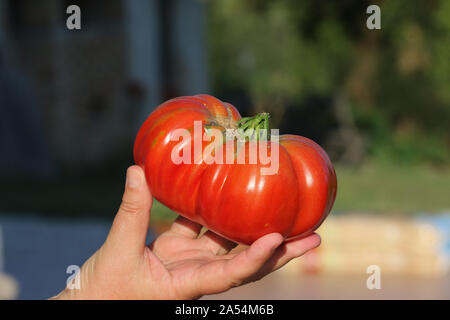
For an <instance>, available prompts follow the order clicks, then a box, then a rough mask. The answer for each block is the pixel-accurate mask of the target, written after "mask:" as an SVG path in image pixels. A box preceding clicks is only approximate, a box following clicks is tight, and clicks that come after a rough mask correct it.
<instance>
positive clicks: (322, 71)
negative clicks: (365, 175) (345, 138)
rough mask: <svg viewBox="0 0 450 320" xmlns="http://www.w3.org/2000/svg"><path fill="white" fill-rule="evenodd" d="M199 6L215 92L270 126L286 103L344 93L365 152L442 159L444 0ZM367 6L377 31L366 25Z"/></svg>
mask: <svg viewBox="0 0 450 320" xmlns="http://www.w3.org/2000/svg"><path fill="white" fill-rule="evenodd" d="M207 3H208V28H207V29H208V31H209V52H210V66H211V69H212V71H211V76H212V81H213V89H214V92H215V94H216V95H218V96H220V97H221V98H224V99H225V98H226V97H232V96H234V95H247V96H248V100H249V101H250V104H251V105H252V106H253V110H252V111H253V112H258V111H260V110H261V109H264V110H265V111H269V112H271V113H272V114H273V115H274V116H273V118H274V121H275V124H279V123H280V122H282V121H281V120H280V119H282V118H283V116H284V110H283V109H285V108H286V106H288V105H289V106H294V108H296V109H298V110H299V114H300V115H302V114H303V115H305V114H307V113H308V112H309V110H310V109H307V108H306V107H305V103H304V101H305V100H307V99H308V98H309V97H311V96H319V97H329V98H330V101H331V102H330V104H333V101H335V98H336V97H339V96H344V97H345V98H346V100H345V101H346V104H347V105H348V108H349V110H350V113H351V118H352V119H351V122H353V123H354V126H355V128H356V130H357V132H358V133H359V134H360V135H361V136H362V137H364V142H365V143H364V144H365V153H366V154H368V155H369V156H372V157H381V158H383V159H385V158H392V159H393V160H396V161H397V160H398V161H401V162H412V163H416V162H434V163H448V161H449V159H450V152H449V149H450V130H449V127H450V1H447V0H433V1H422V0H414V1H412V0H395V1H352V0H341V1H315V0H304V1H296V0H279V1H269V0H247V1H241V0H227V1H220V0H211V1H208V2H207ZM370 4H377V5H379V6H380V8H381V28H382V29H381V30H368V29H367V28H366V19H367V17H368V16H369V15H368V14H366V8H367V7H368V6H369V5H370ZM231 102H233V101H231ZM239 107H240V106H238V108H239ZM327 110H328V111H324V112H333V111H332V110H333V109H332V108H330V109H327ZM303 118H304V117H303ZM305 121H306V120H305ZM305 121H304V122H303V123H302V119H301V117H299V120H298V126H299V127H301V126H303V125H305V124H306V123H305ZM338 122H339V121H338ZM322 127H323V130H329V128H328V127H329V124H327V123H323V124H322ZM330 135H331V136H332V137H333V134H332V132H331V133H330ZM338 138H339V137H338V136H337V135H336V139H338ZM319 142H321V141H319ZM325 147H326V146H325ZM327 151H328V150H327Z"/></svg>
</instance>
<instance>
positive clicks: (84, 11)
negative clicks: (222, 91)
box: [0, 0, 207, 173]
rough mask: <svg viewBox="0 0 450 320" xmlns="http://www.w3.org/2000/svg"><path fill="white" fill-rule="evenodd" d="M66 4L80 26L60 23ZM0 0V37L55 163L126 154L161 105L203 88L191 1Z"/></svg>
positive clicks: (199, 18) (199, 37) (194, 1)
mask: <svg viewBox="0 0 450 320" xmlns="http://www.w3.org/2000/svg"><path fill="white" fill-rule="evenodd" d="M70 4H78V5H79V6H80V8H81V26H82V29H81V30H73V31H69V30H67V28H66V19H67V17H68V15H67V14H66V8H67V6H68V5H70ZM0 6H1V7H0V8H1V9H2V10H1V12H2V13H3V15H4V16H6V17H7V19H3V20H0V23H1V21H4V24H6V26H5V28H1V29H2V31H3V32H2V33H1V32H0V41H2V42H0V43H3V45H2V47H3V48H4V50H3V51H5V52H6V51H8V52H13V54H12V55H11V57H10V58H9V59H8V61H7V63H8V65H12V64H13V60H17V62H18V64H17V66H18V67H20V68H21V69H22V70H23V71H24V75H26V77H28V78H29V80H30V83H32V89H33V90H34V91H35V92H36V97H35V100H36V101H35V102H36V103H35V104H36V105H38V106H39V112H40V113H41V115H42V117H43V119H44V123H45V129H46V134H45V137H46V141H47V142H48V144H49V145H50V149H51V152H52V154H53V156H54V158H55V159H57V161H58V163H59V164H61V165H63V166H67V167H72V168H83V167H86V166H90V165H96V164H100V163H102V162H104V161H107V160H108V159H109V158H110V157H111V155H114V154H117V153H118V152H122V151H123V150H125V151H126V150H129V152H130V154H131V148H130V146H131V145H132V141H133V139H134V137H135V135H136V133H137V130H138V128H139V126H140V125H141V124H142V122H143V121H144V120H145V118H146V117H147V115H148V114H149V113H150V112H151V111H152V110H153V109H154V108H155V107H156V106H157V105H158V104H159V103H161V102H162V101H163V100H165V99H168V98H172V97H174V96H178V95H186V94H195V93H203V92H206V90H207V77H206V73H207V69H206V63H205V61H206V58H205V37H204V24H203V21H204V10H203V4H202V2H201V1H199V0H182V1H180V0H128V1H124V0H97V1H87V0H78V1H66V0H64V1H62V0H41V1H26V0H0ZM5 21H6V22H5ZM2 39H3V40H2ZM4 39H6V40H4ZM30 104H31V103H30ZM1 108H2V109H4V108H5V106H1ZM3 167H5V165H3ZM4 169H6V170H8V168H4ZM1 171H2V169H1V167H0V173H1ZM3 171H5V170H3Z"/></svg>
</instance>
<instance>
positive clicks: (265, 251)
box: [56, 166, 320, 299]
mask: <svg viewBox="0 0 450 320" xmlns="http://www.w3.org/2000/svg"><path fill="white" fill-rule="evenodd" d="M151 206H152V195H151V194H150V192H149V189H148V187H147V184H146V183H145V175H144V172H143V170H142V169H141V168H140V167H138V166H132V167H130V168H129V169H128V172H127V183H126V188H125V193H124V196H123V199H122V203H121V206H120V209H119V211H118V212H117V214H116V217H115V219H114V222H113V225H112V227H111V230H110V232H109V235H108V237H107V239H106V241H105V243H104V244H103V245H102V247H101V248H100V249H99V250H98V251H97V252H96V253H95V254H94V255H92V256H91V257H90V258H89V259H88V260H87V261H86V262H85V263H84V265H83V267H82V268H81V271H80V276H79V279H80V288H79V289H78V290H68V289H66V290H64V291H63V292H61V293H60V294H59V295H58V296H57V297H56V298H68V299H76V298H79V299H195V298H199V297H201V296H202V295H205V294H214V293H219V292H223V291H226V290H228V289H230V288H232V287H235V286H238V285H242V284H244V283H247V282H250V281H255V280H258V279H260V278H261V277H263V276H265V275H267V274H268V273H270V272H272V271H274V270H277V269H278V268H280V267H282V266H283V265H285V264H286V263H287V262H288V261H290V260H291V259H293V258H295V257H299V256H301V255H303V254H304V253H305V252H306V251H308V250H310V249H313V248H315V247H317V246H318V245H319V244H320V237H319V236H318V235H317V234H312V235H310V236H308V237H306V238H303V239H297V240H291V241H289V242H284V241H283V240H284V239H283V237H282V236H281V235H280V234H278V233H272V234H268V235H265V236H264V237H261V238H260V239H258V240H257V241H255V242H254V243H253V244H252V245H251V246H249V247H248V248H245V249H244V250H241V251H240V252H233V251H231V250H232V249H233V248H234V247H235V246H236V244H235V243H233V242H231V241H229V240H226V239H225V238H223V237H221V236H219V235H217V234H215V233H213V232H211V231H207V232H205V233H203V234H201V233H200V231H201V229H202V226H201V225H199V224H197V223H194V222H192V221H190V220H188V219H186V218H183V217H181V216H180V217H178V218H177V219H176V220H175V222H174V223H173V224H172V226H171V228H170V230H168V231H166V232H164V233H162V234H161V235H160V236H159V237H158V238H156V239H155V240H154V241H153V243H151V244H150V245H146V238H147V233H148V227H149V223H150V211H151ZM230 251H231V252H230Z"/></svg>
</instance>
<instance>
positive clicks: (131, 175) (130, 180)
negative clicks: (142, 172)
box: [126, 169, 141, 189]
mask: <svg viewBox="0 0 450 320" xmlns="http://www.w3.org/2000/svg"><path fill="white" fill-rule="evenodd" d="M140 184H141V179H140V177H139V175H137V174H136V172H134V171H133V170H131V169H128V170H127V181H126V186H127V187H128V188H130V189H137V188H139V186H140Z"/></svg>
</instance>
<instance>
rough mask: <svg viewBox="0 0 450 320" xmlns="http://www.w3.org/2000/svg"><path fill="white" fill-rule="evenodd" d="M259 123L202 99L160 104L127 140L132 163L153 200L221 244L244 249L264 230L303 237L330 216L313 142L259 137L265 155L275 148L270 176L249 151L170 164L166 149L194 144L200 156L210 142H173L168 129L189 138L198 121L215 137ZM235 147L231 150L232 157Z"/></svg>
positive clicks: (323, 158) (321, 159)
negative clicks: (228, 158) (223, 159)
mask: <svg viewBox="0 0 450 320" xmlns="http://www.w3.org/2000/svg"><path fill="white" fill-rule="evenodd" d="M267 120H268V119H267V116H266V115H264V116H262V117H261V116H256V117H253V118H241V116H240V114H239V112H238V111H237V110H236V108H235V107H234V106H232V105H231V104H229V103H225V102H222V101H220V100H219V99H217V98H214V97H212V96H209V95H196V96H189V97H179V98H175V99H172V100H169V101H167V102H165V103H163V104H161V105H160V106H159V107H158V108H156V109H155V110H154V111H153V112H152V113H151V114H150V115H149V117H148V118H147V120H146V121H145V122H144V124H143V125H142V127H141V129H140V130H139V132H138V134H137V137H136V140H135V145H134V159H135V162H136V164H138V165H140V166H141V167H143V169H144V171H145V175H146V179H147V183H148V186H149V188H150V191H151V192H152V194H153V196H154V197H155V198H156V199H157V200H158V201H160V202H161V203H163V204H164V205H166V206H167V207H169V208H170V209H172V210H174V211H175V212H177V213H178V214H180V215H182V216H184V217H186V218H188V219H190V220H192V221H195V222H198V223H200V224H202V225H203V226H205V227H206V228H208V229H210V230H212V231H213V232H215V233H218V234H220V235H222V236H223V237H225V238H227V239H230V240H232V241H235V242H238V243H242V244H251V243H252V242H253V241H255V240H256V239H258V238H259V237H261V236H263V235H265V234H268V233H272V232H278V233H280V234H281V235H282V236H283V237H285V239H290V238H294V237H303V236H307V235H309V234H311V233H312V232H313V231H314V230H315V229H317V228H318V227H319V225H320V224H321V223H322V222H323V220H324V219H325V218H326V216H327V215H328V213H329V212H330V210H331V208H332V206H333V203H334V200H335V197H336V188H337V181H336V174H335V171H334V168H333V165H332V164H331V162H330V159H329V158H328V156H327V154H326V153H325V151H324V150H323V149H322V148H321V147H320V146H319V145H318V144H316V143H315V142H313V141H311V140H309V139H307V138H304V137H301V136H296V135H280V136H279V137H278V139H277V140H278V141H272V140H271V139H266V140H265V143H267V150H268V154H271V152H273V151H274V150H277V151H278V159H277V161H278V167H277V169H278V170H277V171H276V173H275V174H262V171H261V169H262V168H263V167H266V168H267V166H268V165H267V162H265V163H263V162H262V161H260V159H259V158H258V160H257V161H256V163H250V162H251V161H249V154H250V152H247V153H245V159H246V162H245V163H244V164H242V163H236V162H235V163H228V162H227V163H222V164H221V163H215V162H213V163H211V162H208V161H205V160H204V159H203V158H201V159H193V161H192V163H175V162H174V161H173V152H174V150H180V148H181V147H187V149H186V148H185V149H184V150H185V151H186V150H190V151H191V152H192V153H193V154H194V153H195V150H194V145H195V144H196V143H197V146H198V145H200V146H201V153H202V154H203V153H204V152H205V150H206V148H207V147H208V145H210V144H211V143H213V140H212V139H211V141H208V140H205V139H202V136H203V135H200V136H197V137H195V134H194V135H190V136H189V137H188V138H187V139H186V140H183V141H182V142H180V141H174V139H172V138H173V132H174V130H176V129H185V130H187V132H191V133H192V132H193V131H194V122H195V121H199V122H197V123H201V130H202V133H203V131H207V130H208V129H210V128H216V129H219V130H221V131H222V132H225V131H226V130H227V129H234V130H236V129H238V128H248V127H249V126H250V125H249V124H251V126H252V127H253V128H260V127H261V128H263V127H264V128H266V127H267ZM196 139H197V140H198V139H200V140H201V141H196ZM259 141H261V140H259ZM257 142H258V141H257ZM254 143H255V141H254V140H253V139H249V140H246V142H245V143H244V144H243V148H246V150H247V151H249V150H250V149H251V146H252V145H253V144H254ZM274 144H277V145H274ZM223 145H225V144H223ZM275 147H277V148H275ZM177 148H178V149H177ZM238 149H239V148H238V147H236V149H234V156H235V158H236V155H237V153H239V152H240V151H239V150H238ZM195 160H198V161H195ZM207 162H208V163H207Z"/></svg>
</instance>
